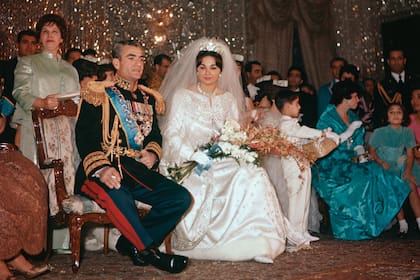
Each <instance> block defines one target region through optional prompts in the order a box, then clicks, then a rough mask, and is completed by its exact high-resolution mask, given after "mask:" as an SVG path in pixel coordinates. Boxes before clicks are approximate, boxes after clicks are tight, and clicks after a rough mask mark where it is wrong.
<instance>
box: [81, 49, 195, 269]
mask: <svg viewBox="0 0 420 280" xmlns="http://www.w3.org/2000/svg"><path fill="white" fill-rule="evenodd" d="M112 57H113V59H112V64H113V65H114V67H115V69H116V70H117V73H116V75H115V79H114V82H109V81H104V82H93V83H92V82H91V83H90V84H89V86H88V89H87V90H86V91H83V92H82V95H81V98H82V99H81V102H82V103H81V108H80V113H79V117H78V120H77V124H76V143H77V148H78V151H79V153H80V157H81V159H82V163H81V165H80V167H79V170H78V172H77V175H76V189H75V192H76V193H80V192H81V193H84V194H86V195H88V196H89V197H91V198H92V199H94V200H95V201H96V202H97V203H98V204H99V205H100V206H101V207H102V208H104V209H106V212H107V214H108V217H109V218H110V219H111V221H112V222H113V223H114V224H115V226H116V227H117V228H118V229H119V230H120V232H121V233H122V236H121V237H120V238H119V239H118V241H117V244H116V248H117V250H118V251H119V252H120V253H122V254H125V255H129V256H130V257H131V259H132V261H133V263H134V264H135V265H140V266H143V265H148V264H151V265H153V266H155V267H157V268H159V269H162V270H165V271H168V272H171V273H178V272H181V271H182V270H184V268H185V267H186V266H187V263H188V258H186V257H183V256H179V255H168V254H164V253H161V252H159V250H158V249H157V248H158V246H159V245H160V244H161V243H162V241H163V240H164V238H165V236H166V235H167V234H168V233H170V232H171V231H172V230H173V228H174V227H175V226H176V224H177V223H178V221H179V220H180V219H181V217H182V215H183V214H184V213H185V212H186V210H187V209H188V208H189V207H190V205H191V203H192V198H191V195H190V193H189V192H188V191H187V190H186V189H185V188H184V187H182V186H180V185H178V184H177V183H175V182H173V181H171V180H169V179H167V178H166V177H164V176H163V175H161V174H159V173H158V172H156V171H155V169H156V168H157V166H158V163H159V160H160V157H161V153H162V152H161V145H162V136H161V134H160V130H159V127H158V124H157V118H156V110H155V107H154V105H155V99H154V98H153V96H152V95H148V94H147V93H146V92H147V91H149V89H148V88H146V87H144V86H139V85H138V79H140V77H141V75H142V73H143V68H144V50H143V49H142V48H141V47H140V46H139V45H138V44H136V43H135V42H134V41H121V42H118V43H117V44H115V46H114V48H113V50H112ZM134 200H139V201H142V202H144V203H147V204H149V205H151V206H152V208H151V210H150V212H149V213H148V214H147V215H146V216H145V217H144V218H143V219H141V220H140V217H139V215H138V212H137V209H136V206H135V203H134Z"/></svg>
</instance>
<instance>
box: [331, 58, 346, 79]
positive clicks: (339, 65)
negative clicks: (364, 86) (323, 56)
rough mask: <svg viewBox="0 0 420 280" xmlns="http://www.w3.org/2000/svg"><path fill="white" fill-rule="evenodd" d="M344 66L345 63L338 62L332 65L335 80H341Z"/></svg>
mask: <svg viewBox="0 0 420 280" xmlns="http://www.w3.org/2000/svg"><path fill="white" fill-rule="evenodd" d="M343 66H344V61H341V60H336V61H333V63H332V64H331V75H332V76H333V77H334V79H339V78H340V70H341V68H342V67H343Z"/></svg>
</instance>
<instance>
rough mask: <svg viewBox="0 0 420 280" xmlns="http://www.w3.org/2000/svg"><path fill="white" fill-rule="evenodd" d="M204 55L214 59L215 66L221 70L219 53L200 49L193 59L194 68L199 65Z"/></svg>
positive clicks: (221, 62)
mask: <svg viewBox="0 0 420 280" xmlns="http://www.w3.org/2000/svg"><path fill="white" fill-rule="evenodd" d="M206 56H211V57H213V58H214V60H215V61H216V66H217V67H218V68H219V69H220V71H223V58H222V56H221V55H220V54H219V53H217V52H215V51H205V50H204V51H200V52H199V53H198V54H197V58H196V59H195V68H198V66H200V65H201V62H202V60H203V58H204V57H206Z"/></svg>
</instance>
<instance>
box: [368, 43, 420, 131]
mask: <svg viewBox="0 0 420 280" xmlns="http://www.w3.org/2000/svg"><path fill="white" fill-rule="evenodd" d="M386 61H387V64H388V66H389V71H387V73H386V74H385V78H384V79H383V80H382V81H380V82H378V84H377V86H376V89H375V93H374V112H373V125H374V127H375V128H377V127H380V126H383V125H386V124H387V115H386V110H387V108H388V106H389V105H390V104H392V103H398V104H402V105H403V107H404V109H405V110H406V113H408V114H410V113H411V112H412V108H411V103H410V100H411V95H410V84H411V83H412V81H413V80H414V78H415V77H414V76H413V75H411V74H409V73H407V71H405V65H406V62H407V58H406V57H405V55H404V51H403V50H402V49H398V48H396V49H391V50H389V52H388V58H387V60H386Z"/></svg>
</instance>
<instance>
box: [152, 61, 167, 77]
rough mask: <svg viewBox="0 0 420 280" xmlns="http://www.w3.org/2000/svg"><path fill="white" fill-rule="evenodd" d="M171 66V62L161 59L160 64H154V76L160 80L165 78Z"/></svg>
mask: <svg viewBox="0 0 420 280" xmlns="http://www.w3.org/2000/svg"><path fill="white" fill-rule="evenodd" d="M170 65H171V61H170V60H168V59H165V58H164V59H162V63H161V64H160V65H159V64H156V65H155V69H156V74H158V75H159V77H161V78H165V75H166V73H167V72H168V69H169V66H170Z"/></svg>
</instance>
